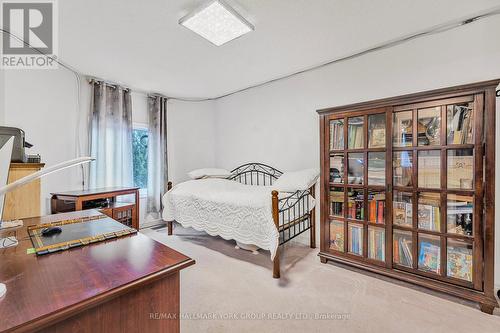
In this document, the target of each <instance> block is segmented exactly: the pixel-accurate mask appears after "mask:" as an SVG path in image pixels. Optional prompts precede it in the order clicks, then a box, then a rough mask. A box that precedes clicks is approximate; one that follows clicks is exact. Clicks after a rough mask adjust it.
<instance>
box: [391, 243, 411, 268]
mask: <svg viewBox="0 0 500 333" xmlns="http://www.w3.org/2000/svg"><path fill="white" fill-rule="evenodd" d="M393 243H394V245H393V247H394V254H393V257H394V258H393V260H394V262H396V263H398V264H401V265H403V266H407V267H412V266H413V255H412V253H411V245H412V241H411V240H410V239H407V238H406V237H404V236H403V237H397V238H395V239H394V241H393Z"/></svg>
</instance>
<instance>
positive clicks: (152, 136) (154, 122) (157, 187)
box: [146, 95, 168, 218]
mask: <svg viewBox="0 0 500 333" xmlns="http://www.w3.org/2000/svg"><path fill="white" fill-rule="evenodd" d="M148 122H149V124H148V128H149V140H148V200H147V205H146V210H147V211H146V212H147V213H148V214H149V215H151V216H152V217H155V218H158V217H159V213H160V210H161V197H162V195H163V193H165V187H166V185H167V182H168V174H167V171H168V170H167V168H168V167H167V99H166V98H165V97H162V96H156V95H155V96H149V97H148Z"/></svg>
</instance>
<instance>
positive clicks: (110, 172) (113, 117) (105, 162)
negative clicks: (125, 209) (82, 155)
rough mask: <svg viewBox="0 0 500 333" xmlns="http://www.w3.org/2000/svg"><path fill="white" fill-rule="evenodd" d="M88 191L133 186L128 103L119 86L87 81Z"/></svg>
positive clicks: (130, 111) (130, 109)
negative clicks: (89, 101) (88, 105)
mask: <svg viewBox="0 0 500 333" xmlns="http://www.w3.org/2000/svg"><path fill="white" fill-rule="evenodd" d="M90 84H91V86H92V91H91V105H90V108H91V110H90V130H91V133H90V152H91V156H92V157H94V158H95V159H96V160H95V162H93V163H91V167H90V179H89V185H90V187H91V188H102V187H113V186H133V185H134V180H133V163H132V103H131V97H130V92H129V91H128V90H127V89H123V88H121V87H119V86H111V85H107V84H106V83H104V82H98V81H91V83H90Z"/></svg>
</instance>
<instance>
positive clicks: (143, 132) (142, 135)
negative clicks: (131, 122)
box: [132, 127, 148, 189]
mask: <svg viewBox="0 0 500 333" xmlns="http://www.w3.org/2000/svg"><path fill="white" fill-rule="evenodd" d="M132 154H133V163H134V186H137V187H140V188H141V189H145V188H147V187H148V130H147V128H144V127H134V129H133V131H132Z"/></svg>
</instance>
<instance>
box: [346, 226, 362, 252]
mask: <svg viewBox="0 0 500 333" xmlns="http://www.w3.org/2000/svg"><path fill="white" fill-rule="evenodd" d="M362 232H363V229H362V227H357V226H356V227H355V226H349V239H350V249H349V252H352V253H355V254H358V255H363V234H362Z"/></svg>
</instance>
